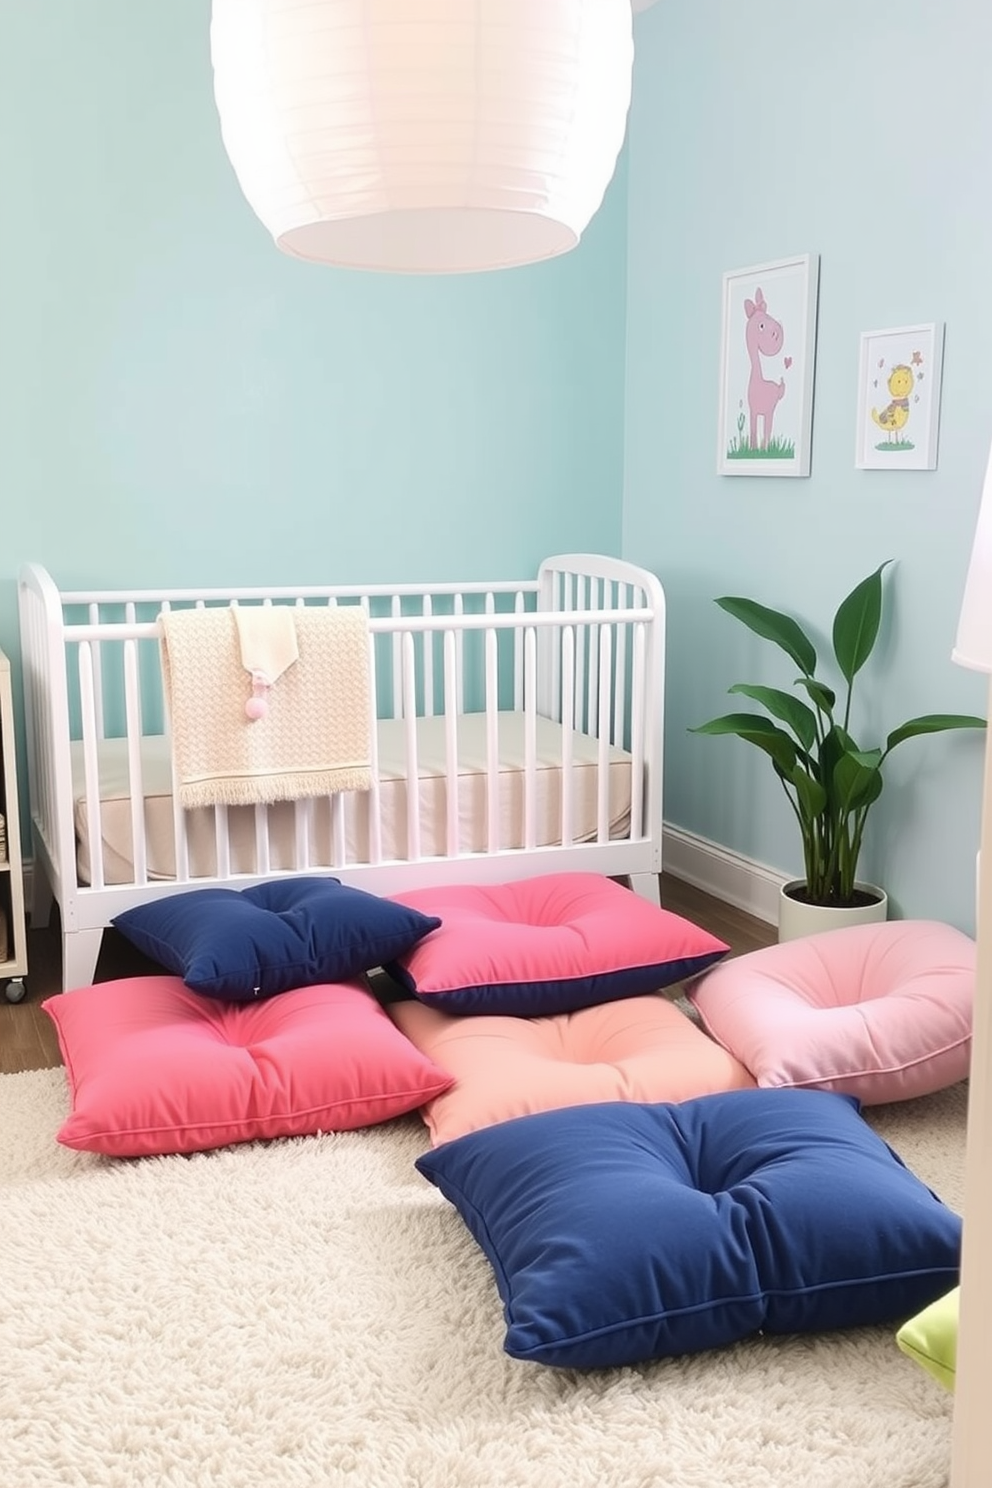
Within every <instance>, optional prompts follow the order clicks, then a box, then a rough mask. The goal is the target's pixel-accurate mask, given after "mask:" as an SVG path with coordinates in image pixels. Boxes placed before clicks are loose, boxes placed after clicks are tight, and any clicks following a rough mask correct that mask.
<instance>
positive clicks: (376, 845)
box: [363, 600, 382, 863]
mask: <svg viewBox="0 0 992 1488" xmlns="http://www.w3.org/2000/svg"><path fill="white" fill-rule="evenodd" d="M363 603H364V606H365V613H366V614H368V612H369V603H368V600H365V601H363ZM375 642H376V638H375V636H374V635H370V636H369V700H370V701H369V709H370V713H371V717H370V719H369V745H370V763H371V765H372V789H371V790H370V791H367V792H366V803H365V812H366V823H367V827H368V834H369V851H368V858H369V862H370V863H381V862H382V796H381V793H380V790H379V729H378V726H377V723H376V696H377V690H376V688H377V682H376V643H375Z"/></svg>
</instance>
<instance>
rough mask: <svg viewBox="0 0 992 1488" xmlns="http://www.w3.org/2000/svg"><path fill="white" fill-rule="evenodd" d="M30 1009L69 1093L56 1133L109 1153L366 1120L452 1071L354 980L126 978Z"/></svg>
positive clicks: (214, 1143)
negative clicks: (247, 991) (45, 1028)
mask: <svg viewBox="0 0 992 1488" xmlns="http://www.w3.org/2000/svg"><path fill="white" fill-rule="evenodd" d="M42 1007H43V1008H44V1009H45V1011H46V1013H48V1014H49V1016H50V1017H51V1018H52V1020H53V1022H54V1023H55V1026H56V1028H57V1030H58V1036H59V1046H60V1048H61V1050H62V1057H63V1060H64V1061H65V1066H66V1074H67V1076H68V1079H69V1089H70V1094H71V1097H72V1110H71V1113H70V1115H69V1116H68V1118H67V1119H66V1121H65V1122H64V1123H63V1124H62V1127H61V1128H60V1130H59V1132H58V1134H57V1135H58V1140H59V1141H60V1142H61V1143H62V1144H63V1145H64V1146H66V1147H77V1148H81V1149H83V1150H84V1151H88V1152H103V1153H107V1154H109V1155H111V1156H114V1157H143V1156H146V1155H147V1154H149V1153H163V1152H196V1151H198V1150H200V1149H202V1148H206V1147H222V1146H224V1145H226V1144H227V1143H229V1142H249V1141H252V1140H253V1139H255V1138H257V1137H289V1136H300V1135H302V1134H303V1133H306V1132H315V1131H347V1130H350V1129H352V1128H354V1127H359V1126H371V1125H373V1124H374V1123H376V1122H379V1121H386V1120H388V1119H389V1118H390V1117H392V1116H399V1115H401V1114H403V1113H404V1112H406V1111H412V1110H414V1109H415V1108H416V1107H417V1106H419V1105H420V1104H421V1103H422V1102H423V1101H425V1100H429V1099H430V1098H431V1096H434V1095H437V1094H438V1092H439V1091H441V1090H444V1089H445V1088H446V1087H447V1086H448V1085H450V1083H451V1076H450V1075H448V1074H447V1073H445V1071H444V1070H441V1069H438V1068H437V1066H436V1065H434V1064H432V1063H431V1061H430V1060H429V1059H428V1058H427V1057H426V1056H425V1055H423V1054H421V1053H420V1051H419V1050H418V1049H415V1048H414V1046H413V1044H411V1043H410V1041H409V1040H408V1039H406V1038H404V1037H403V1035H402V1034H401V1033H400V1032H399V1030H398V1029H396V1028H394V1027H393V1024H392V1023H391V1022H390V1021H389V1018H388V1017H387V1016H386V1014H385V1013H384V1012H383V1010H382V1008H381V1007H380V1006H379V1004H378V1002H377V1001H376V999H375V998H374V997H373V996H372V994H371V992H369V991H368V990H367V988H365V987H364V986H363V985H362V984H361V983H360V982H342V983H338V984H336V985H325V986H311V987H302V988H300V989H299V990H298V991H295V992H286V993H284V995H283V996H282V997H275V998H272V999H271V1000H270V1001H264V1002H257V1003H252V1004H249V1005H244V1004H238V1003H225V1002H218V1001H211V1000H210V999H208V998H203V997H199V996H197V994H196V993H195V992H190V991H189V990H188V989H187V988H186V987H184V986H183V984H182V982H181V981H180V980H179V978H178V977H172V976H152V977H130V978H122V979H121V980H119V981H115V982H101V983H100V984H98V985H97V986H94V987H81V988H79V989H78V990H76V991H74V992H65V993H62V994H61V995H60V996H58V997H50V998H49V999H48V1000H47V1001H46V1002H44V1003H42Z"/></svg>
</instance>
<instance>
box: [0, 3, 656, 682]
mask: <svg viewBox="0 0 992 1488" xmlns="http://www.w3.org/2000/svg"><path fill="white" fill-rule="evenodd" d="M0 181H2V203H3V205H2V220H3V232H2V234H0V268H2V273H0V283H2V286H3V288H2V290H0V491H2V493H3V494H2V513H3V524H2V535H0V645H2V646H3V647H4V648H5V649H7V650H9V651H10V652H11V653H12V655H13V656H14V659H15V661H16V655H17V623H16V612H15V597H14V596H15V576H16V571H17V567H18V564H19V563H20V562H21V561H22V560H23V559H26V558H32V559H38V560H40V561H42V562H44V563H45V564H46V565H47V566H48V567H49V568H50V569H51V570H52V572H53V573H54V575H55V576H56V579H57V580H58V581H59V582H60V583H62V584H70V585H71V584H79V585H84V584H108V585H111V584H115V583H132V584H133V583H145V582H147V583H150V584H151V583H157V582H166V581H168V582H174V583H190V584H197V583H204V582H213V583H218V584H219V583H223V582H225V581H230V582H244V583H252V582H279V581H283V582H286V583H294V582H298V583H306V582H318V581H321V580H325V581H333V580H335V579H344V578H351V579H356V580H363V579H383V580H388V579H401V578H424V579H429V578H445V577H476V578H486V577H497V576H504V577H512V576H517V575H520V576H526V575H529V574H532V573H533V572H534V571H535V568H536V565H537V563H538V562H539V560H540V559H541V558H542V557H544V556H546V555H547V554H549V553H551V552H552V551H558V550H560V549H561V548H568V549H572V548H575V549H592V550H596V551H605V552H609V553H616V552H618V551H619V545H620V523H621V496H622V460H623V355H624V331H625V327H624V303H625V298H624V297H625V284H624V274H625V231H626V182H625V169H624V168H621V169H620V171H619V172H618V175H617V176H616V178H615V179H614V182H613V184H612V185H611V187H610V190H609V193H608V197H607V200H606V202H605V203H604V206H603V208H602V210H601V212H600V213H599V215H598V216H597V217H596V218H595V220H594V222H593V224H592V226H591V227H590V229H589V231H588V233H587V235H586V237H585V239H584V241H583V243H582V244H581V245H580V247H579V248H578V249H577V250H576V251H575V252H573V253H571V254H568V255H566V256H565V257H563V258H561V259H558V260H554V261H551V262H549V263H546V264H542V265H539V266H535V267H532V268H525V269H517V270H513V271H510V272H506V273H498V274H480V275H466V276H454V277H447V278H436V279H435V278H423V277H410V276H384V275H375V274H362V273H359V272H349V271H345V270H334V269H328V268H322V267H317V266H314V265H310V264H302V263H299V262H297V261H294V260H292V259H289V258H287V257H285V256H284V255H282V254H280V253H279V252H278V251H277V250H276V249H275V248H274V247H273V245H272V244H271V242H270V240H269V238H268V236H267V234H266V232H265V230H264V228H262V226H261V224H260V223H259V222H258V221H257V219H256V218H255V217H254V215H253V214H252V212H251V210H250V209H249V207H248V206H247V204H246V203H245V201H244V199H243V197H242V195H241V192H240V189H239V187H238V185H237V183H236V180H235V178H234V174H233V171H232V169H231V167H230V165H229V163H228V161H227V158H226V156H225V154H224V152H223V149H222V146H221V141H220V130H219V124H218V120H217V114H216V108H215V105H214V100H213V91H212V77H211V69H210V60H209V4H208V3H207V0H183V3H181V4H176V3H168V0H167V3H161V4H155V5H147V4H136V3H134V0H87V3H85V4H81V3H79V0H43V3H33V0H32V3H30V4H25V3H23V0H0Z"/></svg>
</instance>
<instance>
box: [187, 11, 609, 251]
mask: <svg viewBox="0 0 992 1488" xmlns="http://www.w3.org/2000/svg"><path fill="white" fill-rule="evenodd" d="M210 42H211V54H212V58H213V67H214V89H215V96H216V100H217V107H218V110H219V113H220V119H221V131H222V135H223V140H224V145H225V148H226V150H227V153H228V155H229V156H230V159H231V163H232V165H233V166H234V170H235V173H236V175H237V177H238V180H239V182H240V184H241V189H242V190H243V191H244V194H245V196H246V197H247V198H248V201H249V203H250V204H251V206H252V208H253V209H254V211H255V212H256V213H257V215H258V216H259V217H260V218H261V220H262V222H263V223H264V224H265V226H266V227H267V228H268V229H269V231H270V232H271V234H272V236H273V238H274V239H275V242H276V244H277V245H278V246H279V247H280V248H281V249H282V250H283V251H284V252H285V253H289V254H292V255H294V256H295V257H297V258H305V259H311V260H314V261H316V262H322V263H331V264H341V265H345V266H350V267H354V268H366V269H385V270H394V271H400V272H403V271H407V272H412V273H456V272H462V271H469V270H478V269H497V268H505V267H509V266H510V265H513V264H523V263H531V262H534V261H536V260H539V259H544V258H551V257H553V256H554V255H555V254H558V253H564V252H565V251H566V250H568V249H569V248H573V247H574V246H575V244H576V243H577V242H578V241H579V238H580V237H581V235H582V232H583V230H584V228H585V227H586V224H587V223H588V222H589V220H590V218H591V217H592V216H593V213H594V212H595V211H596V209H597V208H598V207H599V205H600V202H601V201H602V198H603V193H604V192H605V190H606V187H607V185H608V184H609V182H610V179H611V177H612V175H613V172H614V170H615V168H616V161H617V156H618V155H619V152H620V148H621V146H622V144H623V138H624V132H625V129H626V121H627V109H628V106H629V103H630V80H631V66H632V61H633V40H632V11H631V0H213V15H212V21H211V30H210Z"/></svg>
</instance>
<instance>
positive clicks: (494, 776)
mask: <svg viewBox="0 0 992 1488" xmlns="http://www.w3.org/2000/svg"><path fill="white" fill-rule="evenodd" d="M485 635H486V850H487V852H491V853H496V852H499V849H500V830H499V719H498V718H497V716H496V710H497V707H498V703H499V699H498V694H497V681H498V675H497V666H498V663H499V654H498V651H497V646H496V632H495V631H494V630H487V631H486V633H485Z"/></svg>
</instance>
